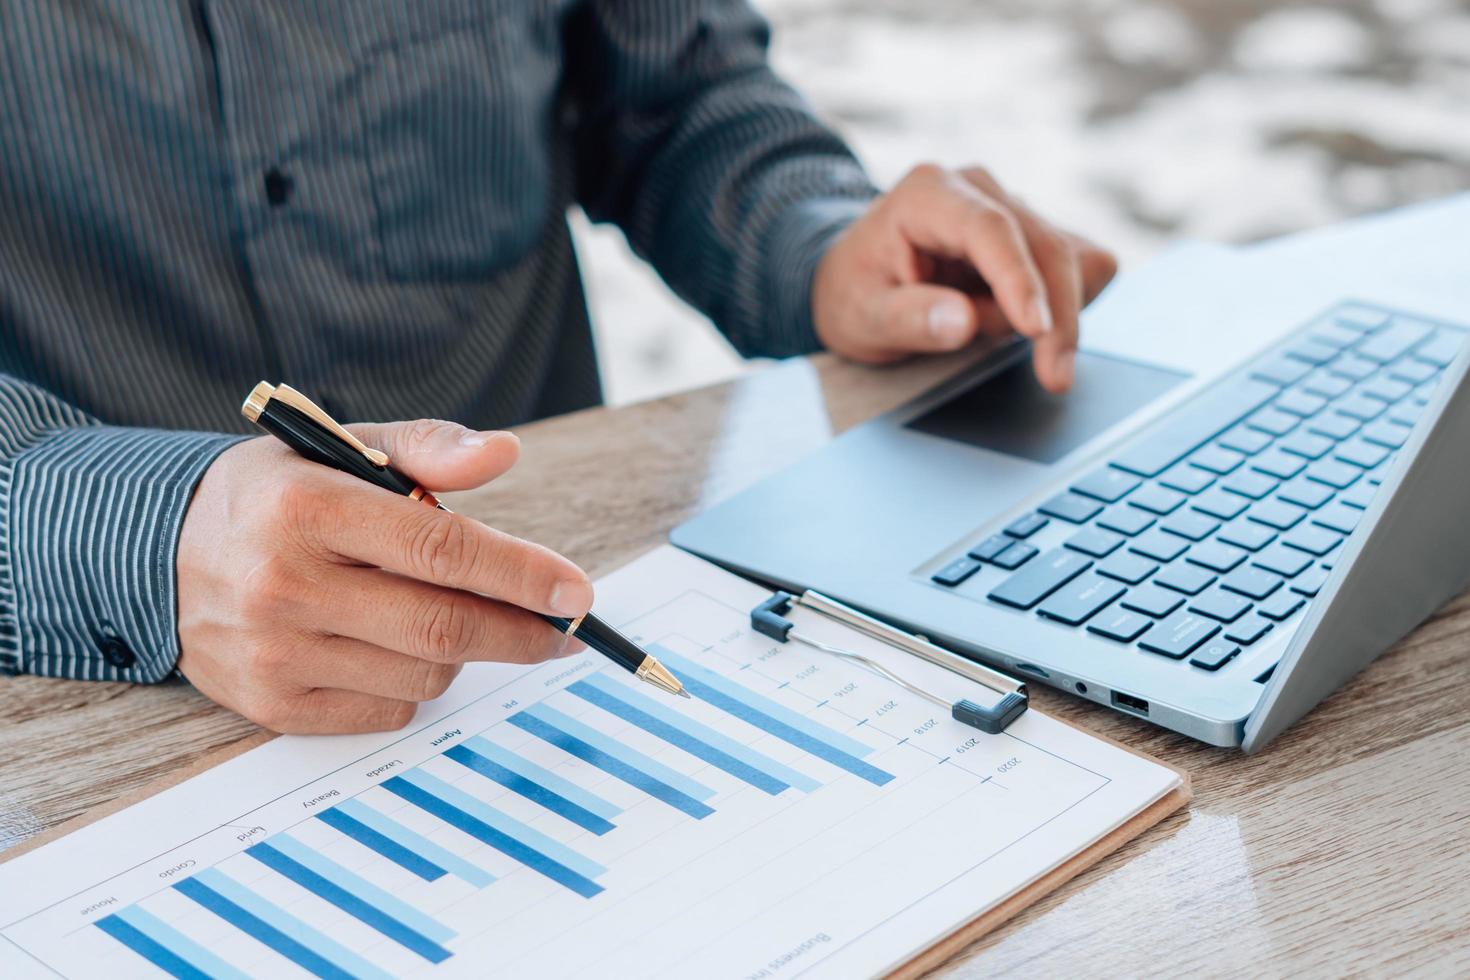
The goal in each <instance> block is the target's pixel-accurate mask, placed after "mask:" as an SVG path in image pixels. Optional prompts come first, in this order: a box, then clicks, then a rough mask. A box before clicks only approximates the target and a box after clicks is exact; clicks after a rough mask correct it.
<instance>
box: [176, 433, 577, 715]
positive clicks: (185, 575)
mask: <svg viewBox="0 0 1470 980" xmlns="http://www.w3.org/2000/svg"><path fill="white" fill-rule="evenodd" d="M349 428H350V429H351V430H352V431H353V433H354V434H355V435H356V436H357V437H358V438H359V439H362V441H363V442H365V443H367V444H368V445H370V446H375V447H377V448H379V449H382V450H383V451H384V452H386V453H387V454H388V456H389V457H390V458H391V459H392V460H393V465H394V466H395V467H397V468H399V469H401V470H403V471H404V472H405V473H407V474H408V475H409V476H411V477H413V478H414V479H415V480H417V481H418V482H419V483H420V484H422V485H423V486H424V487H426V488H427V489H429V490H432V491H435V492H439V491H445V490H467V489H471V488H473V487H477V486H480V485H481V484H484V483H487V482H489V481H490V480H493V479H495V478H496V477H497V476H500V475H501V474H502V473H504V472H505V471H506V470H508V469H510V467H511V466H512V465H514V463H515V461H516V457H517V455H518V453H519V448H520V443H519V441H518V440H517V439H516V437H515V436H514V435H512V434H510V433H508V432H473V431H470V430H467V429H465V428H463V427H461V426H458V425H454V424H452V423H449V422H434V421H418V422H401V423H391V424H385V425H357V426H349ZM178 583H179V588H178V594H179V610H178V618H179V639H180V641H181V654H180V657H179V663H178V667H179V670H180V671H181V672H182V673H183V674H184V676H185V677H187V678H188V679H189V680H190V681H191V682H192V683H193V684H194V686H195V687H196V688H198V689H199V690H200V691H202V692H203V693H204V694H206V695H207V696H209V697H210V698H212V699H213V700H215V701H218V702H219V703H220V704H222V705H224V706H225V707H227V708H232V709H233V710H235V711H238V712H239V713H240V714H242V715H244V716H245V717H246V718H249V719H250V720H251V721H254V722H257V723H258V724H261V725H264V726H265V727H267V728H271V729H274V730H275V731H278V732H362V731H379V730H385V729H392V728H401V727H402V726H404V725H406V724H407V723H408V722H409V720H410V719H411V718H412V717H413V712H414V707H415V704H416V703H417V702H419V701H427V700H430V699H432V698H436V697H438V696H439V695H441V694H443V693H444V691H445V690H446V689H447V688H448V687H449V684H450V682H451V681H453V680H454V678H455V676H456V675H457V674H458V673H459V670H460V667H461V666H462V665H463V664H464V663H465V662H467V661H470V660H499V661H505V662H509V663H537V662H539V661H542V660H546V659H548V658H551V657H556V656H562V655H566V654H569V653H573V652H575V651H576V650H579V649H581V644H580V643H578V642H577V641H575V640H568V638H567V637H566V636H565V635H564V634H562V633H560V632H558V631H557V630H556V629H554V628H553V627H552V626H550V625H549V624H548V623H546V622H545V621H544V620H542V619H539V618H537V617H536V616H533V615H531V613H530V612H528V611H527V610H532V611H535V612H541V613H548V614H551V615H556V616H565V617H568V618H574V617H576V616H580V615H582V614H583V613H585V612H587V610H588V609H590V608H591V606H592V585H591V583H590V582H589V581H588V579H587V575H586V573H584V572H583V571H582V570H581V569H579V568H578V567H577V566H576V565H573V564H572V563H571V562H570V561H568V560H567V559H565V558H563V557H561V556H560V555H558V554H556V553H555V552H552V551H549V550H548V549H546V548H543V547H541V546H539V545H535V544H531V543H529V542H526V541H522V540H520V539H519V538H514V537H511V536H510V535H508V534H502V533H501V532H499V531H496V530H494V529H492V528H489V527H486V526H485V525H483V524H480V523H478V522H476V521H473V520H470V519H469V518H467V517H462V516H459V515H456V514H450V513H447V512H445V511H441V510H437V509H435V508H432V507H426V506H425V505H423V504H421V503H417V502H415V501H411V500H409V499H408V498H406V497H400V496H397V495H396V494H391V493H389V492H387V491H385V490H382V489H379V488H378V487H374V486H371V485H369V484H367V483H363V482H362V481H360V480H357V479H354V478H352V477H350V476H347V475H346V474H343V473H338V472H336V471H335V470H332V469H329V468H327V467H325V466H320V465H318V464H316V463H312V462H308V461H307V460H305V459H302V458H301V457H300V456H298V455H296V454H295V453H293V452H292V451H291V450H289V449H288V448H286V447H285V446H284V445H282V444H281V443H279V442H277V441H276V440H274V439H269V438H259V439H252V440H250V441H249V442H244V443H241V444H239V445H237V446H234V447H232V448H231V449H229V450H227V451H226V452H225V453H223V454H222V455H221V456H220V457H219V459H217V460H216V461H215V462H214V464H213V465H212V466H211V467H210V468H209V470H208V471H207V472H206V473H205V475H204V479H203V480H201V481H200V483H199V487H198V489H197V490H196V491H195V494H194V499H193V501H192V502H191V503H190V505H189V510H188V513H187V514H186V515H185V518H184V527H183V531H182V534H181V536H180V540H179V552H178Z"/></svg>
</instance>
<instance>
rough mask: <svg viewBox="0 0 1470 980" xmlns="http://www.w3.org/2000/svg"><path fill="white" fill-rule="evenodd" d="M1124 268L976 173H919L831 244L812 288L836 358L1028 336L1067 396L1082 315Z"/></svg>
mask: <svg viewBox="0 0 1470 980" xmlns="http://www.w3.org/2000/svg"><path fill="white" fill-rule="evenodd" d="M1116 271H1117V262H1116V260H1115V259H1114V258H1113V256H1112V255H1111V254H1109V253H1108V252H1106V251H1104V250H1103V249H1101V248H1099V247H1098V246H1096V245H1094V244H1092V243H1091V242H1089V241H1087V240H1086V239H1084V238H1082V237H1080V236H1078V235H1073V234H1070V233H1068V232H1065V231H1061V230H1059V229H1057V228H1055V227H1053V226H1052V225H1050V224H1049V223H1047V221H1046V220H1045V219H1043V218H1041V217H1040V216H1039V215H1037V214H1036V213H1035V212H1034V211H1032V210H1031V209H1030V208H1028V207H1027V206H1026V205H1024V204H1022V203H1021V202H1020V201H1019V200H1017V199H1016V198H1014V197H1012V196H1010V195H1009V194H1007V193H1006V192H1005V191H1004V190H1003V189H1002V188H1001V186H1000V185H999V184H998V183H996V181H995V179H994V178H993V177H991V176H990V174H988V173H986V172H985V171H984V170H980V169H978V168H972V169H966V170H960V171H951V170H946V169H944V168H942V167H938V166H935V165H933V164H924V165H921V166H919V167H915V168H914V169H913V170H912V171H910V172H909V174H908V175H907V176H906V177H904V178H903V180H901V181H899V183H898V184H897V185H896V186H895V187H894V188H893V189H892V190H891V191H889V192H888V193H887V194H885V195H883V196H882V197H880V198H878V200H876V201H875V202H873V206H872V207H871V208H869V209H868V211H867V212H866V213H865V214H864V215H863V216H862V217H861V218H859V219H858V220H857V221H855V222H853V223H852V225H850V226H849V227H848V228H847V229H846V230H845V231H844V232H843V233H842V234H841V235H840V236H839V237H838V239H837V240H836V241H835V242H834V243H833V244H832V247H831V248H830V249H828V251H827V254H826V255H825V256H823V257H822V261H821V263H820V264H819V265H818V266H817V271H816V275H815V277H814V279H813V282H812V318H813V321H814V323H815V325H816V331H817V337H818V339H819V340H821V342H822V343H823V345H825V346H826V347H827V348H828V349H829V350H833V351H836V352H837V353H839V354H842V355H844V356H846V357H850V358H852V359H854V360H858V361H866V362H869V363H882V362H885V361H893V360H897V359H899V358H902V357H905V356H907V355H909V354H914V353H920V352H927V351H951V350H957V349H959V348H961V347H964V346H965V345H966V344H968V343H970V342H971V341H972V340H974V339H975V338H976V337H983V336H996V335H1000V334H1004V333H1008V332H1010V331H1015V332H1017V333H1020V334H1022V335H1024V336H1026V337H1029V338H1031V340H1032V341H1033V343H1034V350H1035V369H1036V377H1037V379H1038V380H1039V381H1040V382H1041V384H1042V385H1043V386H1045V387H1046V388H1047V390H1049V391H1054V392H1062V391H1066V390H1067V389H1068V388H1070V387H1071V385H1072V379H1073V377H1074V375H1075V372H1076V357H1077V317H1078V314H1079V312H1080V311H1081V309H1082V307H1083V306H1085V305H1087V304H1088V303H1089V302H1091V301H1092V299H1093V297H1095V296H1096V295H1097V294H1098V293H1100V292H1101V291H1102V289H1103V287H1104V286H1106V285H1107V284H1108V281H1109V280H1110V279H1112V278H1113V273H1114V272H1116Z"/></svg>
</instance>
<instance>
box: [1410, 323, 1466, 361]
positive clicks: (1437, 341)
mask: <svg viewBox="0 0 1470 980" xmlns="http://www.w3.org/2000/svg"><path fill="white" fill-rule="evenodd" d="M1464 346H1465V336H1464V334H1461V333H1459V332H1458V331H1454V330H1440V331H1439V332H1438V333H1436V334H1435V335H1434V336H1433V337H1431V338H1430V339H1429V340H1428V342H1427V343H1424V344H1421V345H1420V346H1419V347H1418V348H1417V349H1416V350H1415V351H1414V359H1415V360H1416V361H1424V362H1426V363H1429V364H1433V365H1436V366H1437V367H1442V368H1444V367H1449V366H1450V365H1451V364H1453V363H1454V360H1455V355H1456V354H1458V353H1460V348H1461V347H1464Z"/></svg>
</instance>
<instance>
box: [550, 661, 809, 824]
mask: <svg viewBox="0 0 1470 980" xmlns="http://www.w3.org/2000/svg"><path fill="white" fill-rule="evenodd" d="M567 690H568V691H570V692H571V693H573V694H575V695H576V696H577V697H579V698H582V699H583V700H585V701H587V702H588V703H590V704H595V705H597V706H598V707H599V708H602V709H603V710H604V711H609V712H611V713H612V714H615V715H617V716H618V717H619V718H622V719H623V720H624V721H626V722H629V723H630V724H633V725H637V726H638V727H639V728H641V729H643V730H644V731H645V732H648V733H649V734H650V735H657V736H658V737H659V738H661V739H663V740H664V741H666V742H668V743H669V744H671V745H675V746H677V747H679V748H681V749H683V750H684V751H685V752H688V753H689V754H690V755H693V756H696V757H698V758H700V759H703V760H704V761H705V762H708V763H709V764H710V765H712V766H716V767H718V768H720V769H723V770H724V771H725V772H727V773H729V774H730V775H732V776H734V777H735V778H736V779H739V780H742V781H744V782H746V783H749V784H750V785H751V786H754V787H755V788H756V789H759V790H763V791H764V792H766V793H769V794H771V795H772V796H774V795H776V794H777V793H780V792H781V791H782V790H785V789H787V788H788V787H791V786H795V787H796V788H798V789H800V790H802V791H804V792H807V793H810V792H812V791H813V790H815V789H817V788H818V787H820V786H821V783H819V782H817V781H816V780H815V779H812V778H811V777H810V776H806V775H804V774H802V773H799V772H797V771H796V770H795V769H792V768H791V767H789V766H786V765H782V764H781V763H779V762H777V761H776V760H775V759H772V758H770V757H769V756H767V755H764V754H763V753H760V752H757V751H756V750H755V749H752V748H750V747H749V746H748V745H742V744H741V743H740V742H737V741H736V740H735V739H733V738H730V737H729V736H727V735H724V734H721V733H720V732H717V731H715V730H714V729H713V728H710V727H709V726H708V725H705V724H702V723H701V722H698V721H695V720H694V719H693V718H690V717H688V716H687V715H684V714H681V713H680V712H678V711H675V710H674V709H673V708H671V707H669V706H668V705H666V704H663V703H661V702H659V701H657V700H655V699H654V698H651V697H649V696H648V695H646V694H644V693H642V692H641V691H635V690H633V689H632V688H631V687H629V686H628V685H627V684H620V683H618V682H617V681H615V680H613V679H612V678H610V677H608V676H607V675H606V674H600V673H599V674H593V675H592V676H590V677H587V678H586V679H584V680H579V681H577V682H576V683H574V684H572V685H571V686H569V687H568V688H567Z"/></svg>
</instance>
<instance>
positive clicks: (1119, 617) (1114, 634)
mask: <svg viewBox="0 0 1470 980" xmlns="http://www.w3.org/2000/svg"><path fill="white" fill-rule="evenodd" d="M1153 624H1154V621H1153V620H1151V619H1148V618H1146V617H1143V616H1140V615H1138V614H1137V613H1131V612H1129V611H1128V610H1126V609H1110V610H1108V611H1107V612H1105V613H1103V614H1102V615H1101V616H1099V617H1098V618H1097V619H1095V620H1093V621H1092V622H1091V623H1088V624H1087V631H1088V632H1089V633H1096V634H1097V635H1098V636H1105V637H1107V638H1108V639H1110V640H1117V641H1118V642H1119V643H1132V642H1133V641H1134V640H1136V639H1138V638H1139V637H1140V636H1142V635H1143V633H1144V631H1146V630H1147V629H1148V628H1149V627H1150V626H1152V625H1153Z"/></svg>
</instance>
